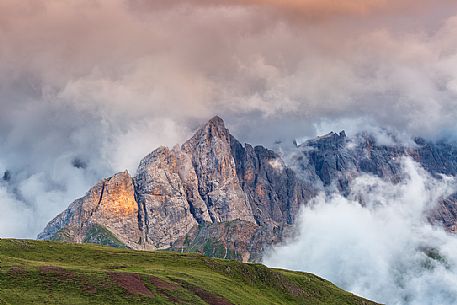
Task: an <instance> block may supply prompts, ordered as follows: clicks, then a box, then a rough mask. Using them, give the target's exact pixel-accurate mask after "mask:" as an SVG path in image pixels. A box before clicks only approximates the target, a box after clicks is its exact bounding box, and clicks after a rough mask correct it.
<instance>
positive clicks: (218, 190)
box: [38, 117, 457, 261]
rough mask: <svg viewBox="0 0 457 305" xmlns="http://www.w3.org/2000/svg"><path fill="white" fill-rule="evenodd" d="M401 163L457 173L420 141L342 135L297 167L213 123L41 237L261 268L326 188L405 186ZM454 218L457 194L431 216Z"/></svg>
mask: <svg viewBox="0 0 457 305" xmlns="http://www.w3.org/2000/svg"><path fill="white" fill-rule="evenodd" d="M403 156H411V157H412V158H413V159H414V160H416V161H417V162H419V163H421V164H422V166H423V167H424V168H425V169H426V170H428V171H429V172H431V173H432V174H433V175H435V176H438V175H439V174H441V173H443V174H447V175H453V176H456V175H457V146H453V145H450V144H444V143H441V144H433V143H428V142H426V141H424V140H421V139H418V140H416V145H415V146H410V147H406V146H402V145H389V146H387V145H378V144H376V141H375V139H374V138H372V137H370V136H369V135H366V134H361V135H359V136H357V137H355V138H352V139H349V138H348V137H347V136H346V134H345V133H344V132H341V133H339V134H336V133H330V134H328V135H325V136H323V137H319V138H316V139H314V140H310V141H307V142H305V143H304V144H302V145H300V146H298V147H297V151H296V152H295V155H294V158H293V159H292V161H291V162H289V163H290V166H291V167H289V166H287V165H286V164H285V163H284V161H283V160H282V159H281V158H280V156H279V155H278V154H276V153H275V152H273V151H271V150H268V149H266V148H264V147H262V146H256V147H252V146H251V145H249V144H246V145H244V146H243V145H242V144H241V143H239V142H238V141H237V140H236V139H235V138H234V137H233V136H232V135H230V133H229V131H228V130H227V129H226V128H225V126H224V122H223V121H222V119H220V118H219V117H215V118H213V119H211V120H210V121H209V122H208V123H207V124H206V125H204V126H203V127H202V128H200V129H199V130H198V131H197V132H196V133H195V135H194V136H193V137H192V138H191V139H189V140H188V141H187V142H186V143H184V144H183V145H182V146H181V147H179V146H176V147H174V148H173V149H169V148H166V147H160V148H158V149H156V150H155V151H153V152H152V153H151V154H149V155H148V156H146V157H145V158H144V159H143V160H142V161H141V162H140V165H139V167H138V170H137V174H136V176H135V177H130V175H129V174H128V173H127V172H124V173H118V174H116V175H114V176H113V177H111V178H108V179H104V180H102V181H100V182H99V183H97V185H95V186H94V187H93V188H92V189H91V190H89V192H88V193H87V194H86V196H84V197H83V198H81V199H78V200H76V201H75V202H73V203H72V204H71V205H70V206H69V208H68V209H67V210H65V211H64V212H63V213H62V214H60V215H58V216H57V217H56V218H55V219H53V220H52V221H51V222H50V223H49V224H48V226H47V227H46V228H45V229H44V231H43V233H41V234H40V235H39V236H38V238H39V239H61V240H67V241H74V242H99V243H105V244H109V245H125V246H127V247H130V248H134V249H173V250H176V251H199V252H202V253H205V254H207V255H211V256H220V257H227V258H237V259H240V260H243V261H248V260H251V261H257V260H260V259H261V255H262V253H263V251H264V250H265V249H266V248H267V247H268V246H270V245H272V244H275V243H278V242H281V241H282V240H283V239H284V238H285V237H286V236H290V235H291V234H292V233H293V225H294V223H295V221H296V217H297V214H298V210H299V208H300V206H301V205H304V204H307V203H308V201H309V200H310V199H311V198H312V197H314V196H315V195H316V194H317V192H318V191H319V190H325V191H326V192H334V191H339V192H341V193H342V194H349V192H350V183H351V180H352V179H354V177H357V176H358V175H360V174H361V173H370V174H373V175H376V176H379V177H382V178H385V179H389V180H391V181H393V182H398V181H400V180H401V179H402V177H401V168H400V158H401V157H403ZM456 218H457V195H455V196H452V197H450V198H447V199H443V201H442V202H441V203H440V204H439V206H438V207H437V209H435V210H434V211H432V213H431V215H430V218H429V219H430V221H431V222H432V223H436V224H439V225H442V226H444V227H445V228H446V229H448V230H449V231H455V230H456V229H455V228H456V223H457V222H456ZM94 232H95V233H94Z"/></svg>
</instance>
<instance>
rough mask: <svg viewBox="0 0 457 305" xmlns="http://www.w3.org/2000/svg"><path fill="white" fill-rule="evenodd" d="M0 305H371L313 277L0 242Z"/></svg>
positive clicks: (224, 263)
mask: <svg viewBox="0 0 457 305" xmlns="http://www.w3.org/2000/svg"><path fill="white" fill-rule="evenodd" d="M0 304H11V305H12V304H18V305H27V304H71V305H77V304H192V305H193V304H218V305H228V304H249V305H252V304H261V305H267V304H312V305H319V304H335V305H344V304H365V305H368V304H374V303H372V302H369V301H366V300H364V299H362V298H359V297H357V296H354V295H352V294H350V293H348V292H345V291H343V290H341V289H339V288H337V287H336V286H334V285H333V284H331V283H329V282H327V281H325V280H322V279H320V278H318V277H316V276H314V275H312V274H307V273H299V272H291V271H285V270H276V269H269V268H267V267H265V266H263V265H259V264H242V263H239V262H237V261H231V260H221V259H212V258H207V257H204V256H202V255H199V254H179V253H173V252H141V251H132V250H127V249H116V248H109V247H101V246H96V245H87V244H85V245H81V244H67V243H59V242H45V241H28V240H27V241H26V240H10V239H0Z"/></svg>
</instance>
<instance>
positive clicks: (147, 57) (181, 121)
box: [0, 0, 457, 238]
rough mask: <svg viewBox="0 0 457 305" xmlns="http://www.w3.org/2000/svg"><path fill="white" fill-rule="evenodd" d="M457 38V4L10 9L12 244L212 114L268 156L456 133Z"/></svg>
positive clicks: (424, 0)
mask: <svg viewBox="0 0 457 305" xmlns="http://www.w3.org/2000/svg"><path fill="white" fill-rule="evenodd" d="M456 26H457V3H455V1H447V0H433V1H432V0H416V1H413V0H397V1H388V0H365V1H363V0H346V1H333V0H302V1H299V0H291V1H274V0H248V1H241V0H232V1H231V0H223V1H214V0H198V1H197V0H176V1H146V0H130V1H129V0H68V1H57V0H24V1H16V0H2V1H0V106H1V111H0V178H1V176H4V178H5V179H3V180H2V181H1V182H0V208H1V209H2V211H6V212H4V213H1V215H0V237H6V236H8V237H28V238H33V237H35V236H36V234H37V233H39V232H40V231H41V230H42V228H43V227H44V225H45V224H46V223H47V221H49V220H50V219H51V218H53V217H54V216H55V215H56V214H57V213H58V212H60V211H62V210H63V209H65V208H66V207H67V206H68V204H69V203H70V202H72V201H73V200H74V199H75V198H78V197H81V196H82V195H84V193H85V192H86V191H87V190H88V189H89V187H90V186H92V185H93V184H94V183H95V182H96V181H97V180H99V179H101V178H102V177H107V176H111V175H112V174H113V173H115V172H118V171H123V170H125V169H128V170H129V171H130V172H131V173H132V174H134V173H135V169H136V166H137V164H138V162H139V160H140V159H141V158H142V157H143V156H144V155H146V154H147V153H149V152H150V151H152V150H154V149H155V148H156V147H158V146H160V145H167V146H173V145H175V144H177V143H182V142H183V141H184V140H185V139H187V138H188V137H190V136H191V134H192V132H193V131H194V130H195V129H196V128H197V127H198V126H199V125H201V124H203V123H204V122H205V121H207V120H208V119H210V118H211V117H212V116H214V115H219V116H221V117H222V118H224V119H225V121H226V123H227V126H228V127H229V128H230V130H231V131H232V133H233V134H234V135H235V136H236V137H237V138H239V139H240V140H241V141H243V142H249V143H253V144H264V145H267V146H271V145H272V143H274V142H275V141H277V140H282V141H285V142H287V143H290V142H292V140H293V139H295V138H298V137H300V138H303V137H305V138H306V137H313V136H315V135H318V134H321V133H326V132H329V131H331V130H335V131H339V130H341V129H346V130H350V131H351V132H356V131H357V130H360V129H364V128H365V127H367V126H371V127H372V126H378V127H379V128H384V129H391V130H396V131H399V132H402V133H406V134H408V135H412V136H424V137H427V138H431V139H436V138H440V137H445V136H452V135H455V134H456V128H457V127H456V124H455V122H456V118H457V107H456V105H457V103H456V97H457V31H455V28H456ZM5 172H8V174H3V173H5Z"/></svg>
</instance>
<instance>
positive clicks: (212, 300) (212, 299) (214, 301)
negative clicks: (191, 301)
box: [180, 281, 234, 305]
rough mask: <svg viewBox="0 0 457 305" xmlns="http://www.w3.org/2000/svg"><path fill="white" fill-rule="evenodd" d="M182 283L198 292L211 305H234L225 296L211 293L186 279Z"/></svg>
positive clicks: (188, 288)
mask: <svg viewBox="0 0 457 305" xmlns="http://www.w3.org/2000/svg"><path fill="white" fill-rule="evenodd" d="M180 284H181V286H182V287H183V288H185V289H187V290H189V291H190V292H192V293H194V294H196V295H197V296H198V297H199V298H200V299H202V300H203V301H205V302H206V303H208V304H209V305H234V304H233V303H231V302H230V301H229V300H227V299H225V298H224V297H221V296H220V295H217V294H214V293H211V292H209V291H207V290H205V289H203V288H200V287H198V286H195V285H192V284H190V283H188V282H186V281H180Z"/></svg>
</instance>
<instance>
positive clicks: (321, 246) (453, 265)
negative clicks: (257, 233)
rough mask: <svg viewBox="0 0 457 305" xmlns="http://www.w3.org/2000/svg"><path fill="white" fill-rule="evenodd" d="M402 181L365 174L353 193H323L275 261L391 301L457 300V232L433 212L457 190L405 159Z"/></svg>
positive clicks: (452, 182)
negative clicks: (432, 217) (435, 222)
mask: <svg viewBox="0 0 457 305" xmlns="http://www.w3.org/2000/svg"><path fill="white" fill-rule="evenodd" d="M402 175H403V176H404V180H403V181H402V182H400V183H396V184H395V183H391V182H389V181H386V180H383V179H381V178H379V177H375V176H372V175H363V176H360V177H357V178H356V179H355V180H354V181H353V182H352V184H351V193H350V194H349V195H348V196H347V197H342V196H341V195H339V194H334V193H333V194H331V195H328V196H326V195H325V194H321V195H320V196H318V197H317V198H315V199H314V200H313V202H312V203H311V205H310V206H307V207H304V208H303V209H302V210H301V214H300V218H299V219H300V220H299V221H298V223H299V228H300V229H299V233H298V234H297V236H295V237H294V238H293V239H291V240H288V241H285V242H284V244H283V245H281V246H278V247H275V248H273V250H272V251H271V252H270V253H269V254H268V255H267V257H266V258H265V259H264V262H265V263H266V264H267V265H269V266H274V267H282V268H288V269H293V270H301V271H307V272H314V273H316V274H318V275H320V276H323V277H325V278H327V279H330V280H332V281H334V282H335V283H336V284H337V285H339V286H340V287H344V288H345V289H348V290H350V291H352V292H354V293H358V294H361V295H364V296H366V297H369V298H372V299H374V300H377V301H379V302H383V303H386V304H398V305H400V304H415V305H420V304H436V305H438V304H449V305H450V304H455V303H456V302H457V288H456V287H457V286H456V284H457V259H456V256H455V253H456V251H457V239H456V236H455V235H449V234H448V233H446V232H445V231H444V230H443V229H442V228H441V227H439V226H432V225H431V224H430V223H429V222H428V221H427V217H428V215H429V213H430V210H431V209H432V208H433V207H434V206H435V205H436V204H437V203H438V201H439V200H440V199H441V198H443V197H444V198H445V197H447V196H449V195H450V194H451V193H453V192H455V191H456V189H457V188H456V181H455V179H454V178H450V177H444V176H443V177H442V178H441V179H439V180H438V179H436V178H432V177H431V176H430V174H429V173H427V172H426V171H425V170H423V169H422V168H421V167H420V166H419V165H418V164H417V163H415V162H413V161H412V160H411V159H403V160H402Z"/></svg>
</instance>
